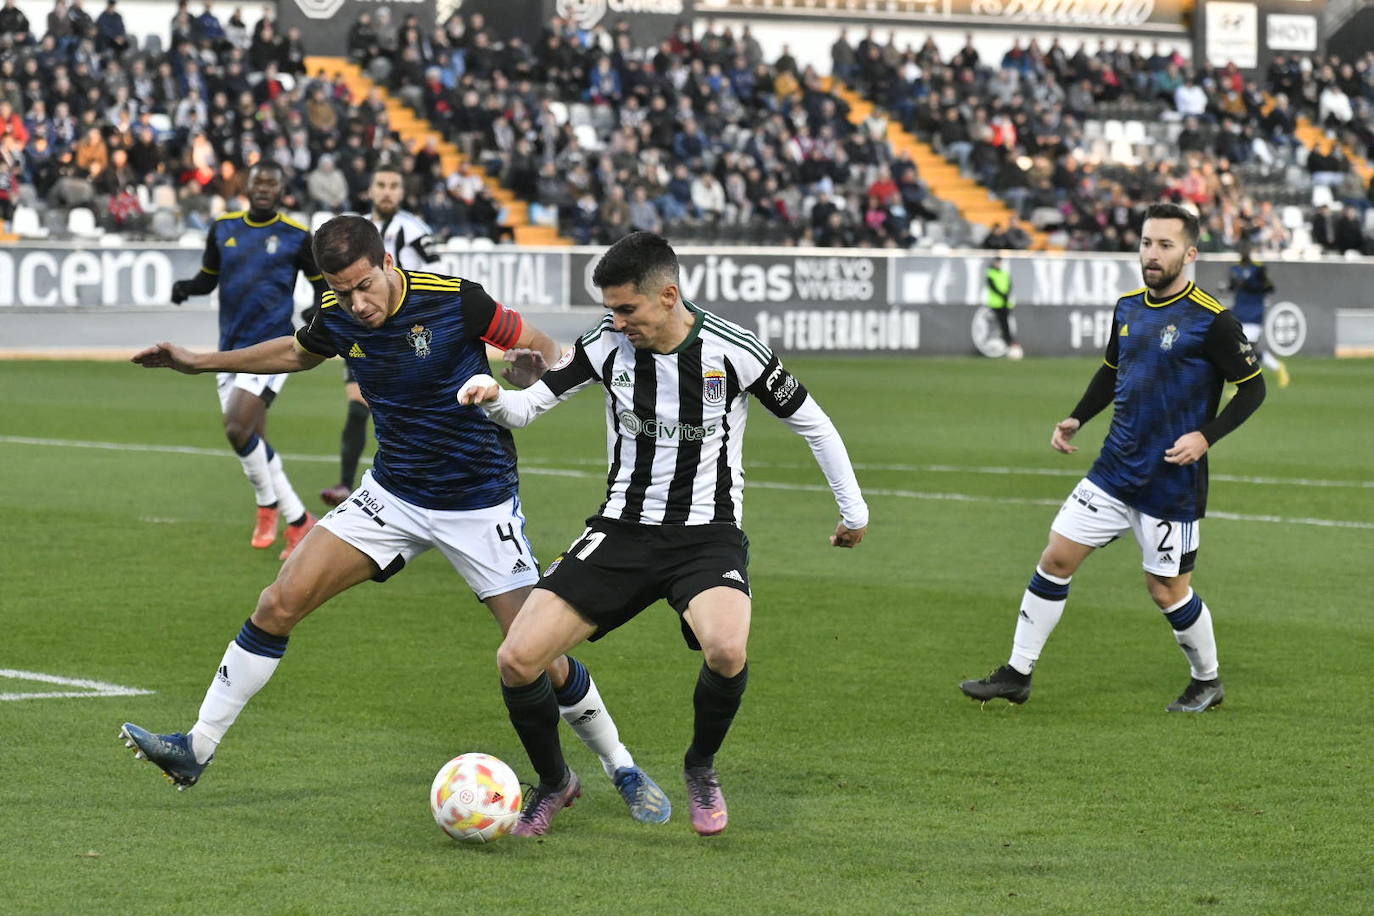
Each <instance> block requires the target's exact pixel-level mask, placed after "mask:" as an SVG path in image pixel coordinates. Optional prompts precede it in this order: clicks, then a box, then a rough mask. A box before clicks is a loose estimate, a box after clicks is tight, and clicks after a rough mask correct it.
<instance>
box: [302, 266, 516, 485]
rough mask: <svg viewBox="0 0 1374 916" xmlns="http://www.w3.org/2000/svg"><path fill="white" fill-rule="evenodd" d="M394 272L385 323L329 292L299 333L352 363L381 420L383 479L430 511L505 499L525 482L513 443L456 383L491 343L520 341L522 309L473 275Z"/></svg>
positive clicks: (478, 365)
mask: <svg viewBox="0 0 1374 916" xmlns="http://www.w3.org/2000/svg"><path fill="white" fill-rule="evenodd" d="M393 269H394V268H393ZM396 280H397V282H399V283H400V284H401V290H402V295H401V301H400V304H399V305H398V306H397V307H396V310H395V311H394V312H392V313H391V316H390V317H389V318H387V320H386V321H385V322H383V323H382V326H381V327H379V328H376V329H372V328H368V327H366V326H364V325H362V324H360V323H359V322H357V321H356V320H355V319H354V318H353V316H352V315H350V314H349V313H348V311H347V310H345V309H344V308H343V307H341V306H340V305H339V304H338V298H337V297H336V296H335V295H334V293H333V292H332V291H331V292H328V293H325V294H324V297H323V299H322V300H321V303H320V309H319V311H318V312H317V313H316V314H315V317H314V318H313V319H312V320H311V322H310V324H309V325H307V326H306V327H303V328H301V329H300V330H299V331H298V332H296V340H297V342H298V343H299V344H300V345H301V347H303V348H304V349H305V350H307V351H309V352H311V353H315V354H318V355H320V356H339V355H341V356H343V358H344V359H345V360H346V361H347V362H348V367H349V368H350V369H351V370H352V371H353V377H354V378H355V379H357V381H358V386H359V387H360V388H361V389H362V393H363V396H364V397H366V398H367V403H368V406H369V407H371V408H372V418H373V420H374V421H375V424H376V429H377V455H376V457H375V458H374V459H373V465H372V473H373V476H375V477H376V478H377V481H378V483H380V484H381V485H382V486H384V487H386V488H387V489H388V490H390V491H391V492H392V493H395V494H396V495H397V496H399V497H401V498H402V499H404V500H406V501H407V502H410V503H413V504H414V505H417V506H420V507H422V508H425V509H443V510H470V509H485V508H487V507H489V506H495V505H497V504H499V503H502V502H504V501H505V500H507V499H510V498H511V497H512V496H513V495H515V492H516V489H517V487H518V478H517V476H516V471H515V445H514V442H513V440H512V439H511V437H510V433H509V432H508V431H507V430H505V429H503V428H501V427H499V426H497V425H496V424H495V423H493V422H491V420H489V419H487V415H486V413H485V412H484V411H483V410H482V409H481V408H479V407H472V406H466V407H465V406H462V405H460V404H459V403H458V389H459V387H460V386H461V385H462V384H463V383H464V382H466V381H467V380H468V379H469V378H471V377H472V376H474V375H477V374H479V373H486V372H490V371H491V368H490V366H489V365H488V363H487V350H486V345H485V343H484V341H485V342H489V343H491V344H493V345H494V346H497V347H500V348H501V349H509V348H510V347H511V346H513V345H514V344H515V342H516V341H517V340H518V339H519V337H520V329H521V327H522V322H521V319H520V316H519V314H517V313H516V312H514V311H512V310H510V309H507V308H505V307H504V306H502V305H501V304H500V303H498V302H496V301H495V300H493V299H492V298H491V296H489V295H487V292H486V290H484V289H482V287H481V285H479V284H477V283H473V282H472V281H471V280H462V279H459V278H457V277H445V276H440V275H438V274H431V273H420V272H411V271H406V270H399V269H397V270H396Z"/></svg>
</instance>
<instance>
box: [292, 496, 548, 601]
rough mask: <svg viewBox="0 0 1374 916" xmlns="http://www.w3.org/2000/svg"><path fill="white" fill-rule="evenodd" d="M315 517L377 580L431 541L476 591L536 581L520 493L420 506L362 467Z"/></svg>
mask: <svg viewBox="0 0 1374 916" xmlns="http://www.w3.org/2000/svg"><path fill="white" fill-rule="evenodd" d="M319 523H320V524H321V525H323V526H324V527H325V528H328V529H329V530H330V531H331V532H333V533H334V534H335V535H337V536H338V537H339V538H341V539H342V540H344V541H347V542H348V543H349V544H352V545H353V546H354V547H356V548H358V549H359V550H361V551H362V552H363V553H365V554H367V555H368V556H369V557H371V558H372V561H373V562H374V563H376V564H377V567H378V568H379V569H380V570H381V573H380V574H379V575H378V576H377V577H376V578H377V580H378V581H384V580H386V579H389V578H391V577H392V576H394V575H395V574H396V573H398V572H400V571H401V568H402V567H404V566H405V565H406V564H407V563H409V562H410V561H411V560H413V559H415V558H416V557H418V556H419V555H420V554H422V553H424V552H425V551H426V550H428V549H429V548H431V547H437V548H438V549H439V552H440V553H442V554H443V555H444V556H445V557H447V558H448V561H449V562H450V563H452V564H453V568H454V569H456V570H458V574H459V575H460V576H462V577H463V581H465V582H467V584H468V587H469V588H471V589H472V590H473V591H474V592H476V593H477V597H478V598H483V599H485V598H490V597H491V596H492V595H502V594H505V593H506V592H510V591H514V590H515V589H517V588H523V587H524V586H526V585H534V583H536V582H538V581H539V562H538V561H537V560H536V559H535V557H534V549H533V548H531V547H530V542H529V540H528V539H527V538H526V537H525V515H524V513H523V512H521V511H520V497H519V496H513V497H511V498H510V499H508V500H506V501H505V502H503V503H500V504H499V505H495V506H492V507H490V508H488V509H472V510H468V511H447V510H441V509H423V508H421V507H419V506H416V505H414V504H412V503H408V502H406V501H405V500H404V499H401V498H400V497H399V496H396V495H395V494H393V493H391V492H389V491H387V490H386V489H385V488H384V487H382V486H381V484H379V483H377V480H376V478H374V477H373V476H372V471H371V470H368V471H366V472H365V473H364V474H363V479H362V483H360V484H358V489H356V490H354V491H353V493H352V495H351V496H349V497H348V498H347V499H345V500H344V501H343V502H341V503H339V504H338V505H337V506H335V507H334V508H333V509H332V510H331V511H330V512H329V513H328V514H327V515H325V517H324V518H322V519H320V521H319Z"/></svg>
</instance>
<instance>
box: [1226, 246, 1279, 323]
mask: <svg viewBox="0 0 1374 916" xmlns="http://www.w3.org/2000/svg"><path fill="white" fill-rule="evenodd" d="M1229 286H1230V289H1231V291H1232V292H1234V293H1235V294H1236V302H1235V306H1234V309H1233V310H1234V311H1235V313H1236V317H1237V318H1239V319H1240V320H1241V322H1242V323H1244V324H1263V323H1264V297H1265V295H1266V294H1268V293H1269V292H1271V291H1272V290H1273V289H1274V284H1273V283H1271V282H1270V281H1269V274H1268V272H1267V271H1265V269H1264V265H1263V264H1261V263H1260V262H1258V261H1241V262H1240V263H1239V264H1232V265H1231V274H1230V283H1229Z"/></svg>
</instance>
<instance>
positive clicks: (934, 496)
mask: <svg viewBox="0 0 1374 916" xmlns="http://www.w3.org/2000/svg"><path fill="white" fill-rule="evenodd" d="M0 444H5V445H35V446H48V447H54V448H91V449H104V450H108V451H117V452H158V453H164V454H174V455H196V456H201V457H214V458H225V457H228V455H229V454H230V452H229V451H228V449H213V448H197V447H193V446H186V445H142V444H129V443H123V442H91V441H86V440H80V439H41V438H33V437H29V436H0ZM282 457H283V458H285V459H286V460H288V461H307V462H316V463H333V462H336V461H338V460H339V457H338V456H337V455H300V454H283V456H282ZM568 463H571V464H584V465H588V466H591V465H596V466H600V465H601V462H599V461H596V460H594V459H569V461H568ZM751 467H755V468H762V467H771V468H782V469H802V468H807V467H809V466H808V465H803V464H788V463H770V462H765V461H756V462H751ZM854 467H855V469H856V470H884V471H904V472H910V473H945V472H952V473H965V474H995V475H1002V476H1014V475H1029V476H1052V477H1081V476H1082V475H1083V472H1082V471H1068V470H1065V471H1058V470H1054V469H1049V468H1003V467H959V466H958V465H941V464H931V465H919V464H856V465H855V466H854ZM520 472H521V473H522V474H534V475H539V476H543V477H572V478H580V479H588V480H604V479H605V477H606V475H605V473H595V472H592V471H579V470H573V469H569V468H554V467H546V466H541V465H537V464H522V465H521V466H520ZM1211 478H1212V479H1213V480H1224V481H1228V482H1233V483H1252V484H1265V485H1290V486H1301V487H1358V488H1370V489H1374V481H1360V480H1355V481H1345V480H1309V479H1307V478H1295V477H1235V476H1229V475H1222V474H1213V475H1211ZM746 485H747V486H749V487H751V488H757V489H761V490H790V491H794V492H808V493H811V492H816V493H828V492H829V488H828V487H824V486H821V485H819V484H799V483H777V482H773V481H762V480H750V481H748V482H747V484H746ZM864 493H865V495H868V496H886V497H890V498H894V499H917V500H931V501H943V502H966V503H993V504H996V505H1021V506H1058V505H1060V504H1061V503H1062V502H1063V501H1062V500H1057V499H1029V498H1026V497H1017V496H979V495H977V494H973V493H938V492H928V491H922V490H901V489H887V488H875V487H865V488H864ZM1207 517H1208V518H1213V519H1224V520H1226V521H1237V522H1260V523H1268V524H1279V525H1313V526H1316V527H1320V528H1354V529H1360V530H1370V531H1374V522H1363V521H1350V520H1345V519H1330V518H1301V517H1298V518H1295V517H1290V516H1281V515H1247V514H1241V513H1235V512H1210V513H1208V515H1207Z"/></svg>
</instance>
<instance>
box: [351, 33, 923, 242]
mask: <svg viewBox="0 0 1374 916" xmlns="http://www.w3.org/2000/svg"><path fill="white" fill-rule="evenodd" d="M384 24H385V23H384V22H379V14H373V13H370V12H365V13H363V14H362V15H361V16H360V18H359V20H358V22H357V23H356V24H355V26H354V27H353V29H352V31H351V33H350V38H349V49H350V53H351V54H352V55H353V58H354V59H355V60H356V61H357V62H358V63H359V64H361V65H363V66H364V67H365V68H366V69H367V70H368V72H369V73H370V74H371V75H372V76H373V77H374V78H375V79H378V80H382V81H385V82H386V83H387V84H388V85H389V86H390V88H391V90H392V91H393V92H394V93H395V94H396V95H397V96H399V97H400V98H402V99H404V100H406V101H408V102H409V103H410V104H411V105H413V106H414V107H415V108H416V109H417V110H418V111H419V112H421V113H422V114H424V115H425V116H426V117H427V118H428V119H429V120H430V121H431V122H432V123H433V124H435V125H437V126H438V127H439V128H440V129H441V130H443V131H444V132H445V133H446V134H447V135H448V136H449V137H450V138H452V139H453V140H454V141H455V142H456V143H457V144H458V145H459V147H460V148H461V149H462V150H463V152H464V153H465V154H466V157H467V158H468V159H469V160H471V161H474V162H477V163H480V164H481V165H482V166H484V167H485V168H486V169H487V171H488V172H490V173H492V174H496V175H499V176H500V178H501V181H502V183H503V184H505V185H506V186H507V187H509V188H510V189H512V190H513V191H514V192H515V193H516V194H517V195H518V196H520V197H521V198H523V199H525V200H527V201H529V202H530V203H531V214H532V218H533V219H534V220H535V221H537V222H542V223H546V224H550V225H558V226H559V227H560V228H561V229H562V230H563V231H564V232H565V233H566V234H567V235H570V236H571V237H572V238H573V239H574V240H575V241H577V242H580V243H587V242H610V241H613V240H614V239H616V238H618V237H619V236H620V235H622V234H624V233H625V232H627V231H629V230H631V229H653V230H660V231H663V230H665V229H666V230H667V231H670V232H671V233H672V234H673V235H674V236H675V237H679V238H682V237H690V238H700V239H710V240H722V239H723V240H741V241H742V240H751V241H755V242H772V243H778V244H794V243H795V244H808V245H821V246H841V245H843V246H852V245H872V246H906V245H909V244H911V243H912V241H913V240H914V239H915V237H916V236H918V235H919V233H920V228H921V221H923V220H931V219H937V218H938V217H939V216H940V215H941V213H940V209H939V206H938V204H937V202H936V201H935V200H934V198H932V197H931V195H930V189H929V188H928V187H927V186H926V185H925V184H924V183H923V182H922V181H921V179H920V176H919V174H918V173H917V169H916V166H915V164H914V163H912V162H911V161H910V160H909V159H902V158H899V157H895V156H894V155H893V152H892V150H891V149H890V147H889V145H888V143H887V141H886V138H885V136H884V135H883V133H882V132H881V130H880V129H879V130H873V129H865V128H864V127H863V126H862V125H857V126H856V125H854V124H852V123H851V122H850V119H849V117H848V110H847V106H846V105H845V103H844V102H843V101H842V100H841V99H840V98H838V97H837V96H835V95H832V94H831V93H829V92H828V91H826V89H825V88H823V80H822V79H821V77H820V76H819V75H818V74H816V73H815V72H814V71H813V70H810V69H806V68H801V67H799V66H798V65H797V63H796V61H795V60H793V59H791V57H790V55H787V54H784V55H783V56H782V58H781V59H779V60H778V61H775V62H773V63H771V64H770V63H768V62H766V61H764V59H763V53H762V50H761V49H760V47H759V44H758V42H757V41H756V40H755V39H754V37H753V35H752V34H750V30H749V28H748V27H747V26H745V27H744V28H743V29H742V30H740V32H739V33H738V34H736V33H735V32H734V31H732V30H731V29H729V28H724V29H715V28H714V27H712V28H710V29H708V30H707V31H706V32H705V33H704V34H703V35H701V36H699V37H694V36H693V33H692V31H691V29H690V28H688V27H687V26H686V25H685V24H684V25H682V26H680V27H679V28H678V29H677V30H676V31H675V32H674V34H673V35H672V36H671V37H670V38H668V39H666V40H664V41H663V42H662V43H660V44H659V45H658V46H656V47H647V48H645V47H639V46H637V45H636V44H635V43H634V41H633V39H632V38H631V35H630V32H629V29H628V26H627V25H626V24H624V23H617V24H615V25H612V26H610V27H607V26H604V25H599V26H597V27H595V28H593V29H590V30H588V29H582V28H579V27H577V26H576V25H574V24H573V23H572V22H571V21H569V20H564V19H555V20H553V21H552V23H551V25H550V26H549V28H548V29H546V31H545V33H544V35H543V37H542V39H541V40H540V41H539V42H537V43H536V45H535V46H533V47H532V46H530V45H527V44H526V43H525V42H523V41H522V40H520V39H519V38H502V37H500V36H496V35H494V34H492V33H491V32H490V30H489V29H487V27H486V25H485V21H484V19H483V17H482V16H481V14H480V13H474V14H472V15H471V16H468V17H466V18H465V17H463V16H461V15H457V16H455V17H453V18H452V19H450V20H449V21H448V23H447V24H446V25H445V26H444V27H442V28H440V29H436V30H435V31H434V32H433V33H432V34H428V35H422V34H420V32H419V31H418V30H402V32H401V34H400V36H399V40H391V39H390V38H387V39H385V40H384V39H383V37H382V31H381V27H382V26H383V25H384Z"/></svg>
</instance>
